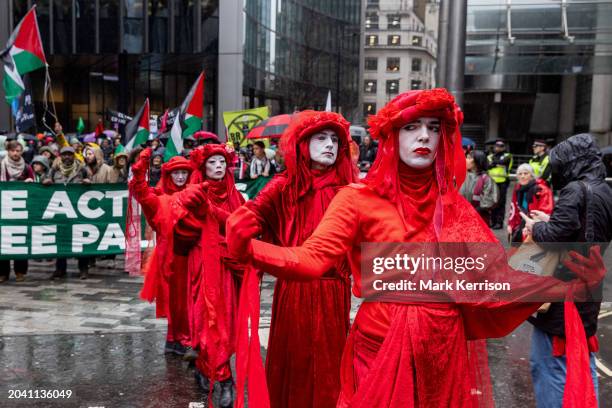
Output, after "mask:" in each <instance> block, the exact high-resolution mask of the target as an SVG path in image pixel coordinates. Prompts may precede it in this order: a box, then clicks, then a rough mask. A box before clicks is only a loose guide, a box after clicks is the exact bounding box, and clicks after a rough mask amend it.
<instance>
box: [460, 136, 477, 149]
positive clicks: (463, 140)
mask: <svg viewBox="0 0 612 408" xmlns="http://www.w3.org/2000/svg"><path fill="white" fill-rule="evenodd" d="M461 146H463V147H466V146H473V147H476V142H474V141H473V140H472V139H470V138H469V137H462V138H461Z"/></svg>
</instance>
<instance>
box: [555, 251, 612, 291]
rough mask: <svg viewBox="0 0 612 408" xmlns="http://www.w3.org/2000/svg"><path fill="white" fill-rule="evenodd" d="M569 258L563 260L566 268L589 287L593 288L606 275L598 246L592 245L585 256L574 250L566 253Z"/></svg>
mask: <svg viewBox="0 0 612 408" xmlns="http://www.w3.org/2000/svg"><path fill="white" fill-rule="evenodd" d="M568 256H569V258H568V259H566V260H564V261H563V264H564V265H565V266H567V268H568V269H569V270H570V271H572V272H573V273H575V274H576V276H578V278H579V279H580V280H582V281H584V282H585V283H586V285H587V286H588V287H589V288H593V287H595V286H597V285H599V283H600V282H601V281H602V279H603V278H604V277H605V276H606V265H605V264H604V261H603V258H602V257H601V250H600V248H599V246H597V245H593V246H592V247H591V249H590V251H589V257H588V258H586V257H584V256H582V255H580V254H579V253H578V252H576V251H570V252H569V253H568Z"/></svg>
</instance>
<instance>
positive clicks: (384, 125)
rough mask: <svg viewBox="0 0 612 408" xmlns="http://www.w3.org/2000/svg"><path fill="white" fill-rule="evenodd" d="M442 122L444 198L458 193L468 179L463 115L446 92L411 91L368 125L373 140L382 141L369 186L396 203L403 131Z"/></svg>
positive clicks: (438, 168) (439, 166)
mask: <svg viewBox="0 0 612 408" xmlns="http://www.w3.org/2000/svg"><path fill="white" fill-rule="evenodd" d="M421 117H434V118H439V119H440V122H441V126H440V133H441V136H440V142H439V144H438V151H437V153H436V161H435V163H436V164H435V173H436V181H437V183H438V188H439V191H440V193H441V194H445V193H446V192H447V191H448V190H451V189H458V188H459V187H460V186H461V184H463V180H464V179H465V156H464V154H463V149H462V147H461V132H460V131H459V127H460V126H461V123H462V122H463V113H462V112H461V110H460V108H459V107H458V106H457V105H456V104H455V99H454V98H453V96H452V95H451V94H450V93H448V91H447V90H446V89H443V88H436V89H431V90H422V91H408V92H404V93H402V94H400V95H398V96H397V97H395V98H394V99H393V100H391V102H389V103H388V104H387V105H386V106H385V107H384V108H382V109H381V110H380V111H379V112H378V113H377V114H376V115H374V116H370V118H369V119H368V124H369V125H370V133H371V135H372V137H373V138H374V139H376V140H378V143H379V144H378V155H377V157H376V160H374V163H373V164H372V168H371V169H370V171H369V172H368V175H367V177H366V180H365V182H366V184H368V185H369V186H370V188H372V189H373V190H374V191H376V192H377V193H378V194H380V195H381V196H383V197H388V198H389V199H391V200H393V201H395V200H396V198H397V194H398V192H399V177H398V171H397V169H398V166H399V161H400V159H399V131H400V129H402V128H403V127H404V126H406V125H407V124H408V123H410V122H412V121H414V120H416V119H418V118H421Z"/></svg>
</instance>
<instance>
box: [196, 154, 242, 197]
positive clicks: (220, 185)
mask: <svg viewBox="0 0 612 408" xmlns="http://www.w3.org/2000/svg"><path fill="white" fill-rule="evenodd" d="M215 155H221V156H223V157H225V162H226V163H227V168H226V170H225V176H223V179H221V180H220V181H214V180H207V179H206V160H208V159H209V158H210V157H212V156H215ZM189 158H190V160H191V162H192V163H193V166H194V167H195V168H196V169H199V170H200V171H196V172H194V173H193V174H192V176H191V179H190V180H189V182H190V183H196V184H197V183H202V182H203V181H208V184H209V187H208V191H209V192H210V193H212V194H210V195H209V198H210V199H211V200H213V201H214V202H215V204H217V205H221V204H222V203H223V202H225V201H226V200H227V198H228V195H227V194H228V192H230V195H229V199H230V201H231V202H229V203H227V204H229V208H232V209H234V208H238V207H239V206H240V205H241V204H242V201H241V198H240V193H239V192H238V191H237V190H236V187H235V182H234V171H233V168H234V165H235V163H236V160H237V157H236V152H235V151H234V149H232V148H231V147H230V146H228V145H225V144H207V145H204V146H199V147H197V148H195V149H194V150H193V151H192V152H191V155H190V156H189Z"/></svg>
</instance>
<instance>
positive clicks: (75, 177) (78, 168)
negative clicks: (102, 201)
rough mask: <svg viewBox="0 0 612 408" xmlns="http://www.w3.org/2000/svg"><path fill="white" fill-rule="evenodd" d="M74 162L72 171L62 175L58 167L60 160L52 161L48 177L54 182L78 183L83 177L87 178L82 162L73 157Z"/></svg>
mask: <svg viewBox="0 0 612 408" xmlns="http://www.w3.org/2000/svg"><path fill="white" fill-rule="evenodd" d="M74 163H75V167H74V170H73V171H72V173H70V174H69V175H68V176H64V174H63V173H62V171H61V169H60V165H61V160H60V161H56V162H55V163H53V166H52V167H51V171H50V172H49V176H48V177H49V178H50V179H51V181H52V182H53V183H55V184H80V183H81V182H82V181H83V180H84V179H86V178H88V176H89V175H88V174H87V170H86V169H85V165H84V164H83V163H82V162H80V161H78V160H76V159H75V160H74Z"/></svg>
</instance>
